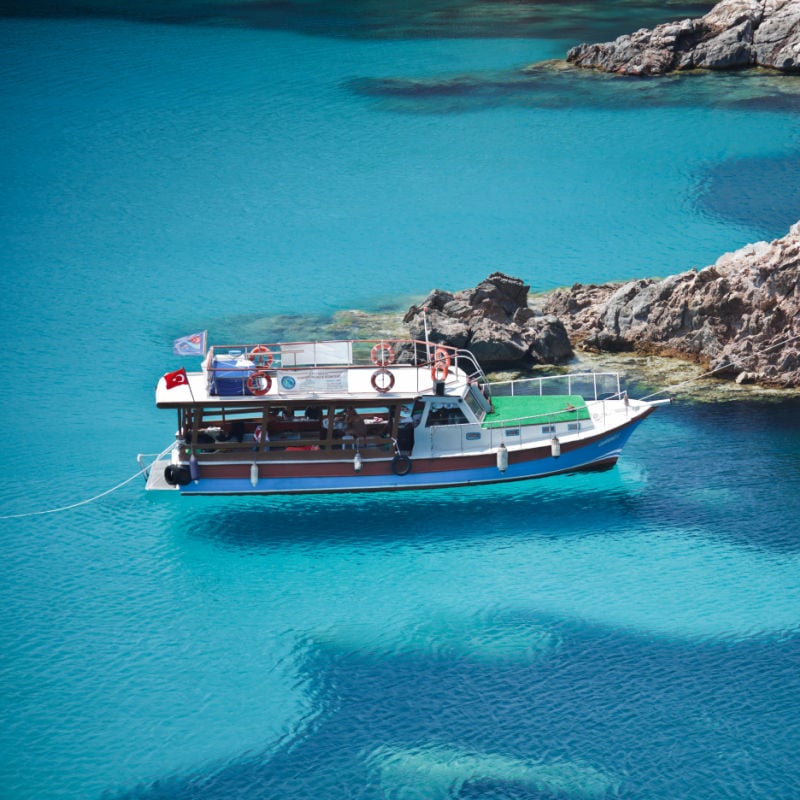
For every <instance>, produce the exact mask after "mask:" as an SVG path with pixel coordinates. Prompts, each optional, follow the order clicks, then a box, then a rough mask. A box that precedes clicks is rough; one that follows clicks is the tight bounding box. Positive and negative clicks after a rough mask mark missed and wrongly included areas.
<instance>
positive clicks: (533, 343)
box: [403, 272, 573, 369]
mask: <svg viewBox="0 0 800 800" xmlns="http://www.w3.org/2000/svg"><path fill="white" fill-rule="evenodd" d="M529 290H530V286H528V285H526V284H525V283H523V282H522V281H521V280H520V279H519V278H512V277H509V276H508V275H504V274H503V273H501V272H495V273H493V274H491V275H490V276H489V277H488V278H486V279H485V280H483V281H481V282H480V283H479V284H478V285H477V286H476V287H475V288H473V289H464V290H462V291H459V292H455V293H450V292H443V291H441V290H439V289H434V290H433V291H432V292H431V293H430V294H429V295H428V296H427V297H426V298H425V300H424V301H423V302H422V303H421V304H420V305H414V306H411V308H409V310H408V312H407V313H406V315H405V317H404V319H403V322H404V323H405V324H406V325H407V326H408V328H409V332H410V334H411V336H412V337H413V338H415V339H421V340H422V339H425V321H426V320H425V318H426V316H427V330H428V338H429V340H430V341H432V342H436V343H441V344H449V345H452V346H453V347H465V348H468V349H469V350H471V351H472V352H473V354H474V355H475V357H476V358H477V359H478V361H479V362H480V363H481V365H482V366H483V367H484V368H486V369H501V368H507V367H517V368H520V367H528V366H533V365H536V364H561V363H564V362H565V361H568V360H569V359H570V358H572V356H573V351H572V346H571V345H570V342H569V337H568V336H567V331H566V328H565V327H564V325H563V324H562V323H561V322H560V321H559V320H558V319H557V318H556V317H554V316H552V315H541V314H537V313H536V312H534V311H533V310H532V309H531V308H529V306H528V292H529Z"/></svg>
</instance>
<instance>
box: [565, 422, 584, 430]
mask: <svg viewBox="0 0 800 800" xmlns="http://www.w3.org/2000/svg"><path fill="white" fill-rule="evenodd" d="M580 429H581V424H580V422H570V423H569V424H568V425H567V430H568V431H579V430H580Z"/></svg>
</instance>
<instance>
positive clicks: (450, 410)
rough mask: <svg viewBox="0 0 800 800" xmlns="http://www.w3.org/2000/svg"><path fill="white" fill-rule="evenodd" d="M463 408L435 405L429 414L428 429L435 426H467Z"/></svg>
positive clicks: (452, 405)
mask: <svg viewBox="0 0 800 800" xmlns="http://www.w3.org/2000/svg"><path fill="white" fill-rule="evenodd" d="M468 422H469V420H468V419H467V416H466V414H464V412H463V411H462V410H461V407H460V406H458V405H455V404H451V403H447V404H445V403H433V404H432V405H431V408H430V411H429V412H428V420H427V422H426V423H425V424H426V426H427V427H431V426H433V425H465V424H466V423H468Z"/></svg>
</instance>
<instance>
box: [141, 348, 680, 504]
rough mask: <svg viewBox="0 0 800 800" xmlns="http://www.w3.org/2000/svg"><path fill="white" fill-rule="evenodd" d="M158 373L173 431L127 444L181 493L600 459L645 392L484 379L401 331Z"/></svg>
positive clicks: (618, 445)
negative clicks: (150, 452)
mask: <svg viewBox="0 0 800 800" xmlns="http://www.w3.org/2000/svg"><path fill="white" fill-rule="evenodd" d="M201 355H202V356H203V357H202V363H201V367H200V369H199V370H198V371H196V372H187V371H186V370H185V369H183V368H182V369H179V370H177V371H175V372H170V373H167V374H166V375H164V376H163V377H162V378H160V379H159V381H158V384H157V386H156V391H155V399H156V406H157V407H158V408H163V409H172V410H174V411H175V412H176V413H177V432H176V435H175V441H174V442H171V443H170V445H169V446H168V447H167V448H166V450H164V451H163V452H162V453H160V454H158V455H157V456H147V455H144V454H140V455H139V463H140V465H141V466H142V471H143V472H144V473H145V475H146V479H147V483H146V486H147V489H148V490H163V491H173V492H177V493H180V494H181V495H227V494H231V495H236V494H259V495H274V494H299V493H325V492H371V491H397V490H404V489H433V488H439V487H453V486H470V485H474V484H490V483H502V482H507V481H519V480H527V479H531V478H543V477H546V476H551V475H557V474H560V473H567V472H577V471H583V470H602V469H608V468H610V467H612V466H613V465H614V464H615V463H616V462H617V459H618V458H619V456H620V454H621V452H622V448H623V446H624V445H625V442H626V441H627V439H628V437H629V436H630V435H631V433H632V432H633V430H634V429H635V428H636V426H637V425H638V424H639V423H640V422H642V420H644V419H645V418H646V417H647V416H648V415H649V414H650V413H651V412H652V411H653V410H654V408H655V407H656V406H657V405H660V404H661V403H663V402H666V401H656V402H648V401H646V400H635V399H632V398H629V397H628V394H627V392H626V391H624V390H623V389H622V388H621V385H620V376H619V374H617V373H603V372H597V373H595V372H592V373H567V374H560V375H552V376H547V377H531V378H519V379H516V380H492V381H490V380H489V379H488V378H487V376H486V374H485V373H484V371H483V369H482V368H481V366H480V364H479V363H478V360H477V359H476V358H475V357H474V355H473V354H472V353H471V352H470V351H469V350H466V349H461V348H456V347H451V346H448V345H444V344H435V343H431V342H426V341H420V340H414V339H408V340H395V339H392V340H383V339H378V340H373V339H371V340H336V341H319V342H281V343H268V344H262V343H256V344H246V345H230V346H211V347H209V348H208V350H207V352H205V353H204V354H201Z"/></svg>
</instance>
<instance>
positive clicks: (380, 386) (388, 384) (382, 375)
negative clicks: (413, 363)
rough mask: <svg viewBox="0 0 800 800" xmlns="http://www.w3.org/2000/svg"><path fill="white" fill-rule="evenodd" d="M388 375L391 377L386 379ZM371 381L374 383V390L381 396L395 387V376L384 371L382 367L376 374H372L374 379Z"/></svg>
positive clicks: (386, 370)
mask: <svg viewBox="0 0 800 800" xmlns="http://www.w3.org/2000/svg"><path fill="white" fill-rule="evenodd" d="M387 375H388V376H389V377H388V378H386V376H387ZM370 380H371V381H372V388H373V389H374V390H375V391H376V392H380V393H381V394H383V393H384V392H390V391H391V390H392V387H393V386H394V375H393V374H392V373H391V372H390V371H389V370H388V369H383V367H381V369H376V370H375V372H373V373H372V378H371V379H370ZM379 381H380V383H379ZM384 381H385V383H384Z"/></svg>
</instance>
